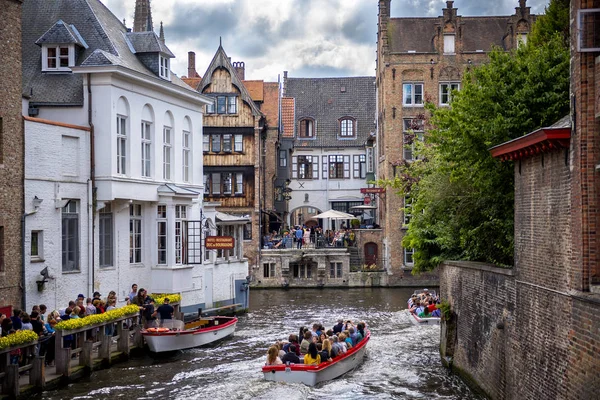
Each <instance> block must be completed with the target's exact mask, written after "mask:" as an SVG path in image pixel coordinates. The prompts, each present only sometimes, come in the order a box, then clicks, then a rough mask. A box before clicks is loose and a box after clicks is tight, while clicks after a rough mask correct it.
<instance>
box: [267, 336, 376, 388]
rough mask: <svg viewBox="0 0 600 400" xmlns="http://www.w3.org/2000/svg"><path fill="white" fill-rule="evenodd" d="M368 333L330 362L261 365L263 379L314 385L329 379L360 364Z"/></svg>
mask: <svg viewBox="0 0 600 400" xmlns="http://www.w3.org/2000/svg"><path fill="white" fill-rule="evenodd" d="M370 337H371V335H370V333H368V334H367V336H366V337H365V338H364V339H363V340H361V341H360V342H359V343H358V344H357V345H356V346H355V347H354V348H352V349H350V350H349V351H348V352H347V353H346V354H344V355H342V356H339V357H336V358H335V359H334V360H333V361H331V362H324V363H321V364H319V365H304V364H291V365H289V366H287V365H274V366H265V367H263V375H264V378H265V380H267V381H274V382H294V383H303V384H305V385H308V386H315V385H316V384H317V383H319V382H325V381H330V380H332V379H335V378H337V377H339V376H341V375H343V374H345V373H346V372H348V371H351V370H353V369H355V368H356V367H358V366H359V365H361V364H362V362H363V358H364V356H365V353H366V351H367V343H368V341H369V339H370Z"/></svg>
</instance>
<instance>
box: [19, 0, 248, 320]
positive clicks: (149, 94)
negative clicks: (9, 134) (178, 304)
mask: <svg viewBox="0 0 600 400" xmlns="http://www.w3.org/2000/svg"><path fill="white" fill-rule="evenodd" d="M50 3H51V4H50ZM23 21H24V24H23V57H24V62H23V86H24V93H28V94H29V99H28V104H27V105H26V106H25V107H24V108H25V109H27V113H28V114H29V115H30V116H37V117H38V118H41V119H47V120H53V121H59V122H61V123H62V126H57V125H56V124H54V125H48V124H43V123H40V122H34V121H28V123H27V125H26V137H27V139H28V140H31V146H32V148H31V151H30V150H29V149H28V151H27V155H26V163H25V164H26V168H27V170H28V171H29V173H28V174H27V177H26V199H29V198H30V197H31V198H34V197H35V196H37V197H38V199H43V200H44V201H43V202H42V204H41V205H40V208H39V211H38V212H37V213H35V214H33V215H31V216H29V217H27V220H26V238H27V240H26V242H27V246H26V247H27V248H26V254H31V252H32V246H31V242H32V239H33V240H37V243H38V244H37V245H38V248H39V247H40V246H41V248H43V251H44V257H43V258H42V259H43V260H44V261H43V262H42V261H39V260H36V259H33V258H32V257H33V256H31V258H30V259H29V262H28V263H27V265H26V266H25V270H26V275H27V282H26V286H27V288H28V290H29V292H28V294H29V293H31V290H32V289H31V288H32V287H34V286H37V285H36V284H35V282H34V280H39V279H41V275H39V272H40V270H41V269H42V267H44V268H45V267H47V268H48V273H49V275H50V277H51V278H50V279H49V282H47V283H46V284H45V288H44V289H43V290H42V291H40V292H37V291H36V292H33V293H32V295H31V296H29V297H28V298H27V307H28V308H30V307H31V305H33V304H39V303H42V302H43V303H45V304H46V305H47V306H48V307H49V308H51V309H52V308H58V307H59V306H61V305H62V306H64V305H66V302H67V301H68V300H70V299H74V298H75V297H76V296H77V294H78V293H83V294H85V295H86V296H91V294H92V293H93V292H94V291H99V292H100V293H101V294H102V296H106V295H107V294H108V292H109V291H110V290H115V291H116V292H117V295H118V296H119V298H121V299H125V297H126V295H127V294H128V293H129V292H130V288H131V285H132V284H133V283H136V284H137V285H138V286H139V287H140V288H146V289H147V290H148V291H149V292H154V293H181V294H182V306H183V307H184V310H187V311H192V310H195V309H196V308H199V307H204V308H205V307H208V308H210V307H212V306H213V304H215V303H216V304H221V305H222V304H227V303H233V302H236V301H237V300H236V298H238V297H240V296H241V294H240V293H238V292H239V290H238V292H236V291H235V290H233V289H231V287H233V288H234V289H235V285H236V282H237V285H238V288H239V287H240V285H241V284H242V283H243V281H244V280H245V274H244V276H242V277H240V276H238V275H239V274H238V275H236V274H235V273H232V271H227V274H226V276H225V275H224V276H219V277H218V279H219V280H218V281H214V279H215V275H214V274H212V271H211V274H212V276H213V279H210V280H207V279H205V277H204V273H205V266H204V265H203V258H204V257H203V256H202V254H203V251H204V249H203V240H202V239H203V235H205V234H206V233H205V232H203V228H202V226H203V215H202V213H201V210H202V193H203V180H202V177H203V173H202V148H201V143H202V109H203V106H204V105H206V104H208V103H209V100H208V99H207V98H206V97H204V96H202V95H201V94H199V93H198V92H196V91H194V90H192V89H191V88H190V87H189V86H187V85H186V84H185V83H183V82H182V81H181V80H180V79H179V78H178V77H177V76H175V75H173V74H172V73H171V71H170V69H169V63H170V59H171V58H173V57H174V55H173V54H172V53H171V52H170V50H169V49H168V48H167V47H166V45H165V42H164V37H162V31H161V37H158V36H157V35H156V34H155V33H154V32H153V31H151V30H149V31H144V32H130V31H129V30H128V29H127V28H126V27H125V26H124V25H123V24H122V23H121V22H120V21H119V20H118V19H117V18H116V17H115V16H114V15H113V14H112V13H111V12H110V11H109V10H108V9H107V8H106V7H105V6H104V5H103V4H102V3H101V2H100V1H97V0H78V1H55V2H47V1H43V0H32V1H28V2H25V3H24V5H23ZM149 28H150V29H151V24H150V27H149ZM65 124H74V125H78V126H84V127H87V128H81V127H75V128H68V127H65V126H64V125H65ZM59 125H60V124H59ZM48 126H50V127H52V128H48ZM28 128H29V129H30V131H27V129H28ZM86 129H88V131H86ZM48 130H51V132H45V131H48ZM45 135H46V136H47V139H45V138H44V136H45ZM74 137H76V138H78V141H77V143H78V144H76V143H75V140H74V139H72V138H74ZM28 146H30V144H29V143H28ZM50 151H52V153H48V152H50ZM46 153H48V154H51V155H52V157H48V156H47V154H46ZM75 168H76V169H77V173H73V172H72V171H71V170H72V169H75ZM92 221H93V223H92ZM215 226H217V225H215ZM36 232H37V238H35V239H34V237H35V235H36ZM38 251H39V250H38ZM50 252H52V254H51V253H50ZM58 254H62V257H59V256H58ZM204 254H206V252H204ZM206 261H209V262H210V261H211V260H210V257H209V259H208V260H206ZM239 262H240V263H242V264H243V263H244V260H243V259H240V260H239ZM208 268H209V269H211V268H213V265H212V264H210V265H209V267H208ZM245 268H246V270H247V263H246V264H245ZM234 276H235V279H234ZM211 281H212V282H211ZM229 281H231V282H232V285H233V286H231V285H229V284H228V282H229ZM222 283H224V287H225V289H224V290H221V288H220V285H221V284H222ZM207 285H210V286H211V287H210V288H207ZM212 285H215V286H219V288H218V289H217V290H214V288H213V287H212ZM206 293H210V298H208V299H205V297H204V295H205V294H206ZM244 297H245V295H244Z"/></svg>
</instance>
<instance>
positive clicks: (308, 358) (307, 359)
mask: <svg viewBox="0 0 600 400" xmlns="http://www.w3.org/2000/svg"><path fill="white" fill-rule="evenodd" d="M320 363H321V356H320V355H319V351H318V350H317V345H316V344H315V343H311V344H310V345H309V346H308V352H307V353H306V355H305V356H304V364H306V365H319V364H320Z"/></svg>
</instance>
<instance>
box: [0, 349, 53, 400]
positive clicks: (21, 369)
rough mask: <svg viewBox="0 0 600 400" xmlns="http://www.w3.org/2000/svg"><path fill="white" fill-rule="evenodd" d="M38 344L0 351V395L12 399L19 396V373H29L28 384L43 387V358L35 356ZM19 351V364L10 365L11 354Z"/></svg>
mask: <svg viewBox="0 0 600 400" xmlns="http://www.w3.org/2000/svg"><path fill="white" fill-rule="evenodd" d="M37 346H38V342H37V341H35V342H31V343H28V344H24V345H20V346H13V347H9V348H6V349H4V350H0V382H1V383H2V391H1V392H0V393H2V394H6V395H9V396H12V397H16V396H18V395H19V386H20V385H19V376H20V374H21V373H25V372H26V371H29V384H30V385H33V386H40V385H43V379H44V357H39V356H36V354H37V352H36V348H37ZM17 350H20V351H21V356H20V357H19V359H22V360H23V361H22V362H21V363H17V364H12V363H11V354H10V353H11V352H13V351H17Z"/></svg>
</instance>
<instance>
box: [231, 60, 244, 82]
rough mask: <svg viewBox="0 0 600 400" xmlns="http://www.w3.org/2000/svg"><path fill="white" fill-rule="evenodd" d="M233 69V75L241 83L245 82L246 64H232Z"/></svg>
mask: <svg viewBox="0 0 600 400" xmlns="http://www.w3.org/2000/svg"><path fill="white" fill-rule="evenodd" d="M233 69H234V70H235V74H236V75H237V77H238V78H239V79H240V80H241V81H244V80H246V64H244V62H243V61H236V62H234V63H233Z"/></svg>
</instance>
